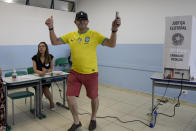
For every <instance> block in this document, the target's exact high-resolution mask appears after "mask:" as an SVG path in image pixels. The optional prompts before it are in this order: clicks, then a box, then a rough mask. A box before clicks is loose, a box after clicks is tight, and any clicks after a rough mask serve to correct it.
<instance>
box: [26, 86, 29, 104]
mask: <svg viewBox="0 0 196 131" xmlns="http://www.w3.org/2000/svg"><path fill="white" fill-rule="evenodd" d="M26 91H29V89H28V88H26ZM26 103H27V98H25V104H26Z"/></svg>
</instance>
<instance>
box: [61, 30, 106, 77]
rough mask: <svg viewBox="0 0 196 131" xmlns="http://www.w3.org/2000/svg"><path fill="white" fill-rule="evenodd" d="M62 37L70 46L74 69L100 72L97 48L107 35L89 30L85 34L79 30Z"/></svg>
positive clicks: (79, 71)
mask: <svg viewBox="0 0 196 131" xmlns="http://www.w3.org/2000/svg"><path fill="white" fill-rule="evenodd" d="M60 39H61V40H62V41H63V42H64V43H68V44H69V46H70V49H71V55H72V56H71V57H72V70H74V71H76V72H78V73H82V74H91V73H94V72H98V69H97V55H96V48H97V45H98V44H103V42H104V40H105V39H106V37H105V36H103V35H101V34H100V33H98V32H96V31H93V30H88V31H86V32H85V33H83V34H80V33H79V32H78V31H75V32H70V33H68V34H66V35H64V36H61V37H60Z"/></svg>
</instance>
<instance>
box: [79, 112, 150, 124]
mask: <svg viewBox="0 0 196 131" xmlns="http://www.w3.org/2000/svg"><path fill="white" fill-rule="evenodd" d="M78 114H79V115H91V114H90V113H78ZM96 118H102V119H104V118H113V119H116V120H118V121H119V122H121V123H131V122H140V123H142V124H144V125H146V126H148V127H150V126H149V125H148V124H146V123H145V122H143V121H141V120H132V121H122V120H121V119H120V118H119V117H116V116H103V117H101V116H97V117H96Z"/></svg>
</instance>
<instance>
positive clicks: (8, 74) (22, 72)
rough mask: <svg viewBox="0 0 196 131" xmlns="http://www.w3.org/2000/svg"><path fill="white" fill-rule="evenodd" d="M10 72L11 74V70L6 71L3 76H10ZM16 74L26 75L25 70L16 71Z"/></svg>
mask: <svg viewBox="0 0 196 131" xmlns="http://www.w3.org/2000/svg"><path fill="white" fill-rule="evenodd" d="M12 74H13V72H6V73H5V77H11V76H12ZM16 74H17V75H18V76H22V75H27V72H26V71H16Z"/></svg>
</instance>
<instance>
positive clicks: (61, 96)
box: [55, 82, 63, 99]
mask: <svg viewBox="0 0 196 131" xmlns="http://www.w3.org/2000/svg"><path fill="white" fill-rule="evenodd" d="M55 84H56V86H57V87H58V89H59V94H60V97H61V99H63V97H62V95H61V92H62V90H61V89H60V87H59V85H58V83H57V82H55Z"/></svg>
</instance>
